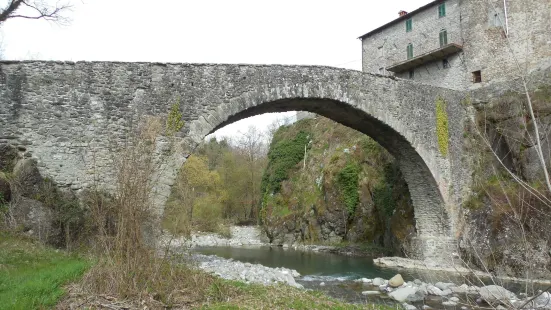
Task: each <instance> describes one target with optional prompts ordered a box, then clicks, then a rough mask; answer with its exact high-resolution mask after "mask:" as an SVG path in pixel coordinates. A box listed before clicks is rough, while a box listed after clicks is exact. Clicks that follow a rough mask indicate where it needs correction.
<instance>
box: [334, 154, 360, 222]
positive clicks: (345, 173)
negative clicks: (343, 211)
mask: <svg viewBox="0 0 551 310" xmlns="http://www.w3.org/2000/svg"><path fill="white" fill-rule="evenodd" d="M359 173H360V165H359V164H358V163H357V162H355V161H350V162H348V163H347V164H346V166H345V167H344V168H343V169H342V170H341V171H340V172H339V174H338V175H337V182H338V184H339V187H340V189H341V191H342V198H343V200H344V205H345V206H346V208H347V210H348V214H353V213H354V211H355V210H356V206H357V205H358V203H359V202H360V195H359V193H358V191H359V189H358V180H359V177H358V176H359Z"/></svg>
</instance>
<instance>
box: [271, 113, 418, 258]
mask: <svg viewBox="0 0 551 310" xmlns="http://www.w3.org/2000/svg"><path fill="white" fill-rule="evenodd" d="M294 144H297V146H296V147H295V145H294ZM305 145H306V152H305ZM270 152H273V153H274V154H277V157H275V156H274V157H271V158H272V159H271V161H270V162H269V163H268V168H267V170H266V174H265V176H264V179H265V181H263V182H266V183H268V186H267V187H266V188H269V189H268V191H273V193H271V194H270V193H267V194H266V195H265V196H264V199H263V201H264V206H263V208H264V209H265V218H264V219H263V226H264V229H265V231H266V233H267V236H268V237H269V239H270V241H271V243H272V244H276V245H288V246H293V247H298V246H300V245H301V244H324V245H337V244H342V243H347V244H368V245H369V246H370V247H371V248H372V252H373V253H375V252H378V253H382V252H385V253H384V254H395V255H401V254H403V245H404V244H405V243H407V242H406V241H407V240H408V239H409V238H410V237H411V236H414V235H415V220H414V215H413V206H412V203H411V200H410V198H409V190H408V187H407V185H406V183H405V181H404V180H403V178H402V175H401V173H400V170H399V169H398V167H397V165H396V162H395V161H394V159H393V158H392V157H391V156H390V155H389V154H388V153H387V152H386V151H385V150H384V149H383V148H382V147H381V146H380V145H378V144H377V143H376V142H375V141H373V140H372V139H371V138H369V137H367V136H366V135H364V134H362V133H360V132H357V131H354V130H352V129H350V128H347V127H345V126H342V125H340V124H337V123H335V122H333V121H331V120H329V119H326V118H323V117H321V116H318V117H317V118H315V119H305V120H302V121H299V122H297V123H295V124H293V125H290V126H286V127H284V128H281V129H280V130H279V131H278V132H277V133H276V135H275V136H274V141H273V142H272V146H271V149H270ZM269 157H270V156H269ZM287 157H289V158H287ZM297 159H298V160H297ZM289 161H293V162H295V163H297V164H296V165H287V163H288V162H289ZM283 166H284V167H286V168H285V169H281V168H280V167H283ZM274 179H275V180H277V181H278V182H279V183H276V184H272V183H270V182H272V181H270V180H274ZM274 182H275V181H274ZM270 186H273V189H272V188H271V187H270ZM377 247H378V249H377Z"/></svg>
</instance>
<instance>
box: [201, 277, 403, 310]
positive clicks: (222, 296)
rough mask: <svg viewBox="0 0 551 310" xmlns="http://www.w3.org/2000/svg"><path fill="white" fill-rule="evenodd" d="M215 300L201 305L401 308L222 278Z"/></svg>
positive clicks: (213, 291) (214, 289) (215, 287)
mask: <svg viewBox="0 0 551 310" xmlns="http://www.w3.org/2000/svg"><path fill="white" fill-rule="evenodd" d="M210 291H211V294H212V295H211V296H210V297H211V299H212V300H214V302H212V303H210V304H207V305H204V306H203V307H202V308H201V309H209V310H213V309H343V310H344V309H374V310H375V309H378V310H389V309H397V308H396V307H390V306H385V305H372V304H368V305H366V304H363V305H354V304H349V303H345V302H342V301H338V300H336V299H333V298H331V297H328V296H326V295H324V294H323V293H321V292H319V291H306V290H300V289H296V288H292V287H290V286H285V285H276V286H264V285H258V284H252V285H246V284H243V283H241V282H237V281H226V280H219V281H216V283H213V284H212V287H211V290H210Z"/></svg>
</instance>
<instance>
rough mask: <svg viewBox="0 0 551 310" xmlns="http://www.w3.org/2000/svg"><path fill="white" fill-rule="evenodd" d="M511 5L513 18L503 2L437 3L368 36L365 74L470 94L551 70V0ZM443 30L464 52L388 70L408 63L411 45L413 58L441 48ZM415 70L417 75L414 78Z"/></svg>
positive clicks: (465, 0)
mask: <svg viewBox="0 0 551 310" xmlns="http://www.w3.org/2000/svg"><path fill="white" fill-rule="evenodd" d="M506 3H507V14H505V13H504V12H505V7H504V1H503V0H491V1H480V0H446V1H433V2H431V3H429V4H428V5H426V6H424V7H422V8H420V9H418V10H415V11H414V12H412V13H410V14H408V15H406V16H403V17H400V18H398V19H396V20H395V21H392V22H390V23H389V24H387V25H385V26H382V27H380V28H378V29H376V30H374V31H372V32H369V33H367V34H365V35H364V36H362V37H361V38H362V59H363V71H365V72H377V73H381V74H389V75H396V76H398V77H401V78H412V79H414V80H416V81H418V82H421V83H425V84H429V85H436V86H441V87H446V88H450V89H457V90H464V89H472V88H479V87H482V86H485V85H487V84H488V83H492V82H501V81H506V80H507V79H510V78H512V77H517V76H519V75H521V74H527V75H529V74H530V73H531V72H533V71H536V70H538V69H541V68H546V67H549V66H550V65H551V39H549V33H550V32H551V3H550V2H549V0H532V1H506ZM441 4H444V5H445V7H446V15H445V16H443V17H439V11H438V6H439V5H441ZM505 16H506V17H507V18H505ZM407 19H411V20H412V30H411V31H409V32H407V31H406V20H407ZM506 21H507V22H506ZM442 29H445V30H446V32H447V43H448V44H452V43H453V44H457V45H459V46H461V47H462V50H461V51H460V52H457V53H452V54H450V55H448V56H445V57H444V56H439V55H438V53H434V55H433V58H436V59H435V60H432V61H429V60H428V59H425V60H424V61H422V64H421V63H419V64H416V65H415V66H414V68H411V69H410V70H406V71H401V72H397V73H393V72H389V71H386V68H389V67H391V66H392V65H394V64H397V63H400V62H403V61H406V60H407V52H406V49H407V46H408V44H410V43H411V44H412V45H413V58H416V57H419V56H420V55H422V54H426V53H430V52H431V51H436V50H438V49H439V48H440V40H439V38H440V36H439V34H440V31H441V30H442ZM506 32H507V34H506ZM444 59H446V64H444ZM517 62H518V65H517ZM519 68H520V70H519ZM410 71H411V72H412V73H411V74H413V76H410ZM475 71H480V73H481V80H482V82H481V83H473V73H474V72H475Z"/></svg>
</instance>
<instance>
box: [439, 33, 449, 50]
mask: <svg viewBox="0 0 551 310" xmlns="http://www.w3.org/2000/svg"><path fill="white" fill-rule="evenodd" d="M445 45H448V32H447V31H446V29H442V30H440V47H442V46H445Z"/></svg>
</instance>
